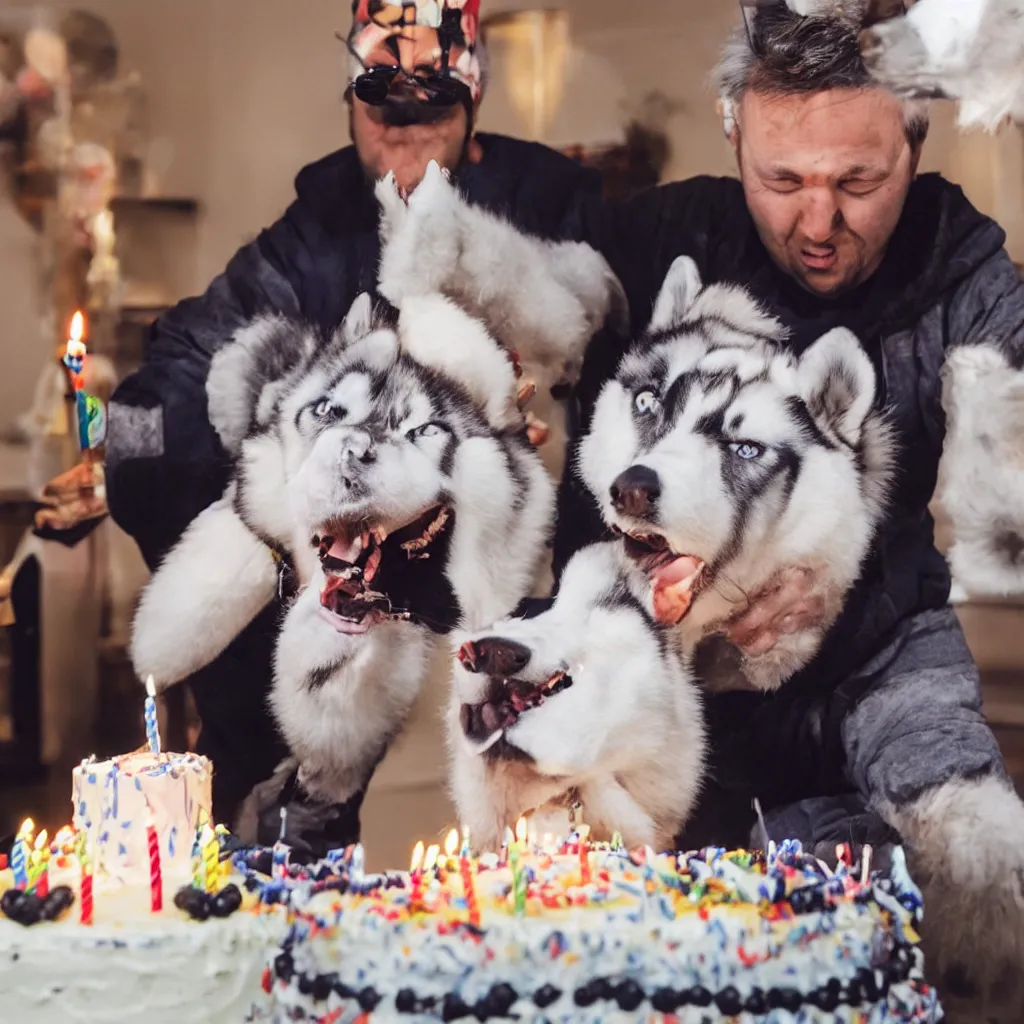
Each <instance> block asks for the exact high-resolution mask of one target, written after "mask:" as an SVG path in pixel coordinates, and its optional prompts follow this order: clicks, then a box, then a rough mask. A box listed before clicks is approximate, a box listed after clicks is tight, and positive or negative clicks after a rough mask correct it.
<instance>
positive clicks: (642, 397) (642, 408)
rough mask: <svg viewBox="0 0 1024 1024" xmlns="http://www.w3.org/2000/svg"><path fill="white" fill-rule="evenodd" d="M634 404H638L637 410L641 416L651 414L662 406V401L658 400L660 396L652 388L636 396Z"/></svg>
mask: <svg viewBox="0 0 1024 1024" xmlns="http://www.w3.org/2000/svg"><path fill="white" fill-rule="evenodd" d="M633 404H634V405H635V406H636V411H637V412H638V413H640V415H641V416H650V415H652V414H654V413H656V412H657V411H658V410H659V409H660V408H661V402H660V401H659V400H658V396H657V395H656V394H655V393H654V392H653V391H651V390H650V389H648V390H647V391H641V392H640V393H639V394H638V395H637V396H636V398H634V399H633Z"/></svg>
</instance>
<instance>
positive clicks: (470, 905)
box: [459, 835, 480, 928]
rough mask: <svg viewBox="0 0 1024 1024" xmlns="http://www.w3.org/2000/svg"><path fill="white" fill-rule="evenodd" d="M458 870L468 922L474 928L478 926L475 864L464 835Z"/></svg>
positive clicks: (478, 908) (478, 911) (478, 909)
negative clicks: (460, 876)
mask: <svg viewBox="0 0 1024 1024" xmlns="http://www.w3.org/2000/svg"><path fill="white" fill-rule="evenodd" d="M459 871H460V873H461V875H462V891H463V894H464V895H465V897H466V912H467V913H468V914H469V923H470V924H471V925H473V927H474V928H479V927H480V907H479V906H478V905H477V901H476V882H475V880H474V875H475V874H476V864H475V863H474V862H473V861H472V860H471V858H470V853H469V843H468V841H467V840H466V838H465V835H464V837H463V843H462V857H461V858H460V860H459Z"/></svg>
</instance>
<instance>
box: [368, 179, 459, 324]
mask: <svg viewBox="0 0 1024 1024" xmlns="http://www.w3.org/2000/svg"><path fill="white" fill-rule="evenodd" d="M377 199H378V202H379V203H380V205H381V229H380V233H381V243H382V253H381V262H380V273H379V275H378V285H377V287H378V290H379V292H380V294H381V295H383V296H384V298H386V299H387V300H388V301H389V302H391V303H392V304H393V305H395V306H400V305H401V302H402V300H403V299H404V298H406V297H409V296H414V295H427V294H430V293H431V292H444V291H445V288H444V285H445V282H446V281H447V279H448V277H449V276H450V275H451V274H454V273H456V272H457V269H458V259H459V249H460V242H459V230H460V221H459V218H458V206H459V204H460V202H461V201H460V200H459V197H458V193H457V192H456V191H455V188H454V187H453V186H452V184H451V183H450V181H449V179H448V178H446V176H445V172H444V171H442V169H441V168H440V166H439V165H438V164H437V163H436V162H434V161H431V163H430V164H429V165H428V167H427V170H426V173H425V174H424V176H423V180H422V181H421V182H420V183H419V185H417V186H416V188H415V189H414V190H413V192H412V193H411V195H409V196H408V201H406V199H405V198H404V197H403V196H402V194H401V193H400V192H399V191H398V189H397V187H396V186H395V183H394V179H393V178H391V179H390V181H389V179H388V178H385V179H384V181H382V182H381V183H380V184H379V185H378V186H377Z"/></svg>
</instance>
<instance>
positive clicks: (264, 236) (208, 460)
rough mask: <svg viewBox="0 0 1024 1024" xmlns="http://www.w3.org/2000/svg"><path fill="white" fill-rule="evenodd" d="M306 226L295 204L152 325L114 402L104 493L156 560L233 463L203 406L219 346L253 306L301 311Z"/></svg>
mask: <svg viewBox="0 0 1024 1024" xmlns="http://www.w3.org/2000/svg"><path fill="white" fill-rule="evenodd" d="M307 260H308V231H307V229H306V228H305V225H304V217H303V214H302V211H301V209H300V208H299V205H298V204H295V205H293V207H292V208H291V209H289V211H288V212H287V213H286V214H285V216H284V217H283V218H282V219H281V220H279V221H278V222H277V223H276V224H275V225H274V226H273V227H271V228H269V229H268V230H266V231H264V232H262V233H261V234H260V236H259V237H258V238H257V239H256V240H255V241H254V242H251V243H250V244H248V245H246V246H244V247H243V248H242V249H241V250H239V252H238V253H237V254H236V255H235V256H234V258H233V259H232V260H231V262H230V263H229V264H228V267H227V269H226V271H225V272H224V273H223V274H222V275H221V276H220V277H218V278H217V279H216V280H215V281H214V282H213V284H212V285H211V286H210V288H209V289H208V291H207V292H206V294H205V295H203V296H202V297H200V298H194V299H187V300H185V301H184V302H182V303H180V304H179V305H178V306H176V307H175V308H174V309H172V310H170V312H168V313H167V314H165V315H164V316H163V317H161V318H160V319H159V320H158V321H157V322H156V323H155V324H154V326H153V327H152V329H151V331H150V334H149V337H148V341H147V345H146V349H145V352H144V356H143V361H142V365H141V367H140V368H139V369H138V370H137V371H136V372H134V373H133V374H131V375H130V376H129V377H127V378H126V379H125V380H124V381H123V382H122V383H121V385H120V386H119V387H118V388H117V390H116V391H115V393H114V395H113V397H112V399H111V403H110V420H109V431H108V438H107V457H106V468H107V499H108V503H109V507H110V512H111V515H112V516H113V518H114V520H115V521H116V522H117V523H118V525H120V526H121V527H122V528H123V529H124V530H125V531H126V532H127V533H128V534H130V535H131V536H132V537H134V538H135V540H136V542H137V543H138V545H139V548H140V549H141V551H142V554H143V557H144V558H145V560H146V562H147V564H148V565H149V567H150V568H151V569H152V568H154V567H155V566H156V565H157V563H159V561H160V559H161V558H162V557H163V555H164V554H165V553H166V552H167V551H168V550H169V549H170V547H171V546H173V544H174V543H175V542H176V541H177V539H178V538H179V537H180V536H181V534H182V533H183V532H184V530H185V527H186V526H188V524H189V523H190V522H191V521H192V520H193V519H194V518H195V517H196V515H198V514H199V513H200V512H201V511H202V510H203V509H204V508H206V507H207V506H208V505H209V504H211V502H213V501H215V500H216V499H217V498H219V497H220V495H221V493H222V492H223V490H224V486H225V484H226V482H227V477H228V471H229V464H228V459H227V456H226V454H225V452H224V450H223V448H222V447H221V445H220V442H219V439H218V438H217V435H216V432H215V431H214V429H213V427H212V426H211V425H210V420H209V416H208V414H207V408H206V376H207V372H208V370H209V367H210V360H211V358H212V357H213V354H214V353H215V352H216V351H217V349H218V348H219V347H220V346H221V345H223V344H225V343H226V342H228V341H230V339H231V337H232V335H233V334H234V332H235V331H236V330H237V329H238V328H239V327H240V326H241V325H242V324H244V323H246V322H247V321H248V320H250V319H251V318H252V317H253V316H254V315H255V314H256V313H258V312H261V311H266V310H274V311H278V312H284V313H290V314H300V313H301V312H302V310H303V304H304V303H303V286H302V283H301V281H302V278H301V269H302V266H303V263H304V262H305V261H307Z"/></svg>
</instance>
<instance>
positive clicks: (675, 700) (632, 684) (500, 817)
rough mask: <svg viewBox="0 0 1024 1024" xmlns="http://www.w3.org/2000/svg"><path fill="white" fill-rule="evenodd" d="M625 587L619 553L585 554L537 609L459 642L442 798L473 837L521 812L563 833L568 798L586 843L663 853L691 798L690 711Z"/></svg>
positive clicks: (662, 644) (673, 663)
mask: <svg viewBox="0 0 1024 1024" xmlns="http://www.w3.org/2000/svg"><path fill="white" fill-rule="evenodd" d="M636 582H639V583H640V585H641V586H642V585H643V578H642V575H640V574H638V573H637V572H636V570H635V568H634V567H633V566H631V565H630V564H629V562H628V560H626V559H624V558H623V556H622V551H621V546H620V545H619V544H617V543H612V544H607V543H606V544H598V545H593V546H591V547H589V548H585V549H583V550H582V551H580V552H579V553H577V555H576V556H575V557H574V558H573V559H572V560H571V561H570V562H569V564H568V566H567V567H566V569H565V572H564V574H563V577H562V581H561V586H560V588H559V592H558V597H557V598H556V600H555V603H554V605H553V606H552V607H551V608H550V609H549V610H548V611H546V612H544V613H542V614H541V615H539V616H537V617H535V618H531V619H522V618H518V619H507V620H504V621H501V622H499V623H497V624H496V625H494V626H492V627H491V628H490V629H488V630H485V631H479V632H476V633H473V634H470V635H468V636H465V637H461V638H460V639H461V644H460V646H459V653H458V659H457V663H456V665H455V668H454V680H453V689H452V700H451V705H450V708H449V719H448V726H449V740H450V747H451V753H452V758H453V768H454V771H453V786H454V796H455V800H456V803H457V805H458V808H459V812H460V818H461V820H462V821H463V822H464V823H465V824H467V825H468V826H469V828H470V830H471V832H472V834H473V835H474V836H477V835H478V836H480V839H481V840H482V841H485V842H498V841H500V837H501V834H502V830H503V829H504V828H505V827H512V826H513V825H514V824H515V823H516V821H517V820H518V818H519V817H520V816H522V815H523V814H525V813H529V812H534V814H535V815H536V814H537V813H538V812H539V813H540V815H541V818H540V820H541V821H542V824H538V823H537V820H536V819H535V821H534V824H535V827H537V828H538V830H539V831H542V832H543V831H549V832H552V833H564V831H565V822H564V821H562V820H560V819H564V818H565V817H566V811H567V809H568V807H569V806H571V804H572V803H574V802H575V801H577V800H578V801H579V802H581V803H582V804H583V805H584V807H585V816H586V820H587V822H588V824H590V825H591V827H592V828H593V829H594V830H595V831H596V833H597V835H598V836H603V837H605V838H610V836H611V834H612V833H613V832H615V831H619V832H621V833H622V834H623V836H624V838H625V839H626V841H627V842H628V843H630V844H631V845H634V844H635V845H651V846H655V847H662V846H666V847H667V846H668V845H670V843H671V840H672V837H673V836H674V835H675V833H676V831H677V830H678V828H679V827H680V825H681V824H682V822H683V820H684V819H685V817H686V815H687V814H688V813H689V809H690V806H691V804H692V802H693V800H694V798H695V796H696V793H697V792H698V789H699V783H700V778H701V764H702V761H703V750H704V734H703V727H702V724H701V715H700V703H699V698H698V695H697V690H696V687H695V685H694V684H693V682H692V681H691V679H690V677H689V675H688V673H687V672H686V671H685V670H684V668H683V663H682V660H681V659H680V658H679V656H678V655H677V654H676V653H675V652H674V650H673V648H672V645H671V644H670V643H669V642H668V637H667V634H666V632H665V630H664V628H663V627H661V626H659V625H658V624H657V623H655V622H654V621H653V620H652V618H651V616H650V615H649V614H648V612H647V611H646V609H645V608H644V607H643V604H642V602H641V601H640V600H639V599H638V598H637V596H636V595H635V593H634V589H635V584H636ZM638 736H643V742H642V743H638V742H637V737H638Z"/></svg>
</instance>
